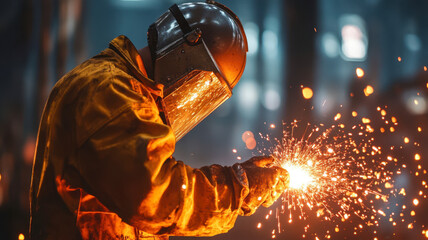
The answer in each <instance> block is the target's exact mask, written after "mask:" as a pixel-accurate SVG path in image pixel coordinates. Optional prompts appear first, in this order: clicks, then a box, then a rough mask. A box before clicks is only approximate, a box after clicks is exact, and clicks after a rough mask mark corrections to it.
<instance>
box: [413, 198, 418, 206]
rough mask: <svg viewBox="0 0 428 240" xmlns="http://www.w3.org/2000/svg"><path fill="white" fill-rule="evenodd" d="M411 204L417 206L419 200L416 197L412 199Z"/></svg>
mask: <svg viewBox="0 0 428 240" xmlns="http://www.w3.org/2000/svg"><path fill="white" fill-rule="evenodd" d="M413 205H415V206H418V205H419V200H418V199H417V198H415V199H413Z"/></svg>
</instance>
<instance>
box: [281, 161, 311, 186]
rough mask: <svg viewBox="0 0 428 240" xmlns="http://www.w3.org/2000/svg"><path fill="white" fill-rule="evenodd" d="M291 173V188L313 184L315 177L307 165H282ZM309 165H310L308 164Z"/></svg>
mask: <svg viewBox="0 0 428 240" xmlns="http://www.w3.org/2000/svg"><path fill="white" fill-rule="evenodd" d="M282 167H283V168H284V169H286V170H287V171H288V172H289V174H290V185H289V187H290V188H294V189H305V188H306V187H307V186H308V185H310V184H313V181H314V179H313V178H312V176H311V174H310V173H309V171H308V169H305V167H302V166H299V165H294V164H292V163H286V164H285V165H284V166H282ZM308 167H310V166H309V165H308Z"/></svg>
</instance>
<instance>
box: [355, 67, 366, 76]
mask: <svg viewBox="0 0 428 240" xmlns="http://www.w3.org/2000/svg"><path fill="white" fill-rule="evenodd" d="M355 73H356V74H357V77H358V78H362V77H364V70H363V69H362V68H356V69H355Z"/></svg>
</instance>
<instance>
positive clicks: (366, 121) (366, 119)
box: [361, 118, 370, 123]
mask: <svg viewBox="0 0 428 240" xmlns="http://www.w3.org/2000/svg"><path fill="white" fill-rule="evenodd" d="M361 121H362V122H363V123H370V119H369V118H362V119H361Z"/></svg>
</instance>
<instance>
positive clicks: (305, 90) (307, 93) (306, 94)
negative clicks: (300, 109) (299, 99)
mask: <svg viewBox="0 0 428 240" xmlns="http://www.w3.org/2000/svg"><path fill="white" fill-rule="evenodd" d="M302 95H303V97H304V98H305V99H311V98H312V96H313V95H314V93H313V91H312V89H311V88H308V87H305V88H303V89H302Z"/></svg>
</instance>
